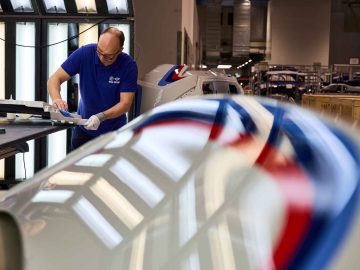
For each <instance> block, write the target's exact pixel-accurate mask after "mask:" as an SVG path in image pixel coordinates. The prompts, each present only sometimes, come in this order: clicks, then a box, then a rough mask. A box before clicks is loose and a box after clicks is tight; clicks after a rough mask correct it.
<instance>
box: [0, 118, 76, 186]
mask: <svg viewBox="0 0 360 270" xmlns="http://www.w3.org/2000/svg"><path fill="white" fill-rule="evenodd" d="M70 127H73V125H71V124H56V125H53V123H52V122H51V121H50V120H44V119H31V118H30V119H26V120H14V121H7V120H6V118H5V119H3V118H0V128H2V129H5V133H4V134H0V159H3V158H7V157H10V156H13V155H15V154H17V153H23V152H27V151H28V145H27V143H26V142H27V141H29V140H33V139H38V138H41V137H43V136H46V135H48V134H51V133H54V132H57V131H60V130H64V129H67V128H70ZM5 182H6V180H0V185H4V184H6V183H5Z"/></svg>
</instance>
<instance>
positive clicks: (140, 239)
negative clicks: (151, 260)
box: [129, 229, 146, 270]
mask: <svg viewBox="0 0 360 270" xmlns="http://www.w3.org/2000/svg"><path fill="white" fill-rule="evenodd" d="M145 241H146V229H144V230H142V231H141V233H139V234H138V236H137V237H136V238H135V239H134V241H133V245H132V251H131V256H130V264H129V270H143V269H144V255H145Z"/></svg>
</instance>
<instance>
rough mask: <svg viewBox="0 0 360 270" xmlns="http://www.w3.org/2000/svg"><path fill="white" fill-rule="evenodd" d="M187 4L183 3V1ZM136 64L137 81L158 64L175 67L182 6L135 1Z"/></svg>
mask: <svg viewBox="0 0 360 270" xmlns="http://www.w3.org/2000/svg"><path fill="white" fill-rule="evenodd" d="M185 1H186V0H185ZM133 5H134V13H135V37H134V38H135V42H134V46H135V48H134V53H135V60H136V62H137V64H138V68H139V78H141V77H143V76H144V75H145V73H147V72H149V71H150V70H152V69H153V68H155V67H156V66H158V65H160V64H165V63H168V64H176V59H177V31H181V8H182V2H181V1H178V0H151V1H143V0H134V1H133Z"/></svg>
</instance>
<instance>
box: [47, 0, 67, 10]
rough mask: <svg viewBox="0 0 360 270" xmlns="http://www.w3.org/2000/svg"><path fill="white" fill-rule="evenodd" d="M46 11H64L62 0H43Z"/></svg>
mask: <svg viewBox="0 0 360 270" xmlns="http://www.w3.org/2000/svg"><path fill="white" fill-rule="evenodd" d="M43 2H44V4H45V8H46V12H47V13H66V8H65V4H64V0H43Z"/></svg>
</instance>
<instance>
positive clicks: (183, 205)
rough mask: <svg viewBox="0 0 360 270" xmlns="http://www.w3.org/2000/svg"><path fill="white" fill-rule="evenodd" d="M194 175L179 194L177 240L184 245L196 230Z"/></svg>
mask: <svg viewBox="0 0 360 270" xmlns="http://www.w3.org/2000/svg"><path fill="white" fill-rule="evenodd" d="M195 201H196V195H195V176H194V175H192V176H191V178H190V180H188V182H187V183H186V184H185V186H184V187H183V188H182V189H181V191H180V194H179V208H180V209H179V242H180V246H183V245H185V244H186V243H187V242H188V241H189V240H190V239H191V238H192V237H193V236H194V235H195V233H196V232H197V222H196V203H195Z"/></svg>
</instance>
